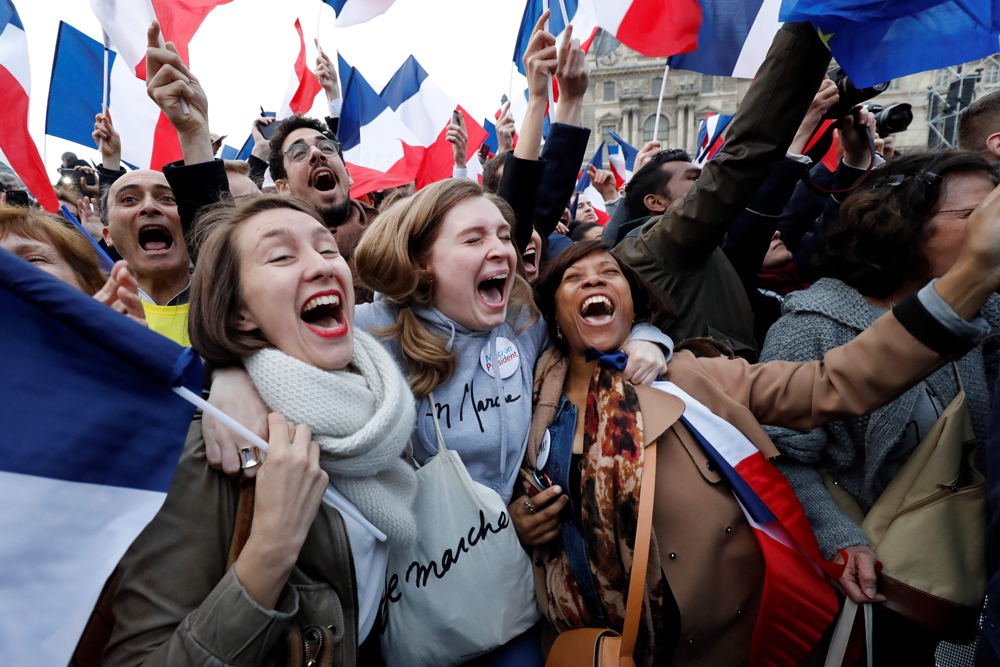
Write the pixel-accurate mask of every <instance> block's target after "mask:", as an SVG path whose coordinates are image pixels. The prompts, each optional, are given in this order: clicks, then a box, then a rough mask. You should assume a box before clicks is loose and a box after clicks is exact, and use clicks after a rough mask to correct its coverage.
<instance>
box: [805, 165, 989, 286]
mask: <svg viewBox="0 0 1000 667" xmlns="http://www.w3.org/2000/svg"><path fill="white" fill-rule="evenodd" d="M970 173H972V174H976V173H981V174H982V175H983V176H985V177H987V178H989V179H990V180H991V181H993V183H994V184H996V183H997V182H998V179H997V173H996V171H995V170H994V169H993V167H992V166H991V165H990V163H989V162H987V161H986V160H985V159H984V158H983V157H981V156H980V155H978V154H976V153H971V152H969V151H956V150H948V151H934V152H924V153H910V154H908V155H904V156H903V157H900V158H899V159H897V160H893V161H892V162H890V163H888V164H887V165H885V166H884V167H881V168H880V169H878V170H877V171H874V172H872V176H875V177H876V178H875V180H874V182H873V183H872V184H871V185H870V186H869V187H865V186H862V188H859V189H858V190H856V191H855V192H854V193H853V194H851V195H850V196H849V197H848V198H847V199H846V200H845V201H844V204H843V205H842V206H841V207H840V211H839V212H838V214H837V218H836V220H834V221H833V222H832V223H830V226H829V227H828V228H827V230H826V232H825V233H824V234H823V237H822V239H821V240H820V242H819V250H818V251H817V253H816V257H815V258H814V259H813V265H814V267H815V268H816V271H817V273H818V274H819V275H821V276H824V277H828V278H836V279H837V280H841V281H843V282H845V283H847V284H848V285H849V286H851V287H853V288H854V289H856V290H857V291H858V292H860V293H861V294H862V295H864V296H868V297H873V298H876V299H884V298H887V297H889V296H891V295H892V294H894V293H895V292H896V290H898V289H899V288H900V287H901V286H902V285H903V284H904V283H906V282H908V281H910V280H913V279H921V280H923V279H924V278H926V277H927V274H928V272H929V271H930V262H929V261H928V258H927V254H926V251H925V248H924V246H925V245H926V243H927V240H928V239H929V238H930V236H931V235H932V234H933V233H934V224H933V222H932V220H933V218H934V216H935V215H937V212H938V209H939V208H940V204H941V199H942V197H943V196H944V192H945V184H944V178H947V177H948V176H952V175H955V174H970ZM941 177H943V178H941Z"/></svg>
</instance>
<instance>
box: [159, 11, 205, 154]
mask: <svg viewBox="0 0 1000 667" xmlns="http://www.w3.org/2000/svg"><path fill="white" fill-rule="evenodd" d="M146 39H147V42H146V43H147V49H146V94H147V95H149V96H150V98H152V100H153V101H154V102H156V104H157V106H159V107H160V109H161V110H162V111H163V113H164V114H165V115H166V116H167V118H168V119H169V120H170V123H171V124H172V125H173V126H174V129H175V130H177V137H178V139H180V144H181V151H182V152H183V153H184V162H185V164H196V163H199V162H211V161H212V160H213V159H214V157H215V156H214V154H213V153H212V140H211V138H210V133H209V130H208V96H207V95H206V94H205V89H204V88H202V87H201V82H199V81H198V77H196V76H195V75H194V74H193V73H192V72H191V70H189V69H188V67H187V65H185V64H184V61H182V60H181V57H180V55H178V53H177V47H175V46H174V44H173V42H167V44H166V46H165V47H164V48H160V25H159V24H158V23H157V22H156V21H153V23H152V24H151V25H150V26H149V31H148V32H147V33H146ZM182 102H184V103H186V104H187V113H185V112H184V106H183V105H182V104H181V103H182Z"/></svg>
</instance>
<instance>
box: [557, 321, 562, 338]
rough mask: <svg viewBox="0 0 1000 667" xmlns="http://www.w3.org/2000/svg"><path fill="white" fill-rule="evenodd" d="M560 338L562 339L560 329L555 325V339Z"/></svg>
mask: <svg viewBox="0 0 1000 667" xmlns="http://www.w3.org/2000/svg"><path fill="white" fill-rule="evenodd" d="M562 337H563V335H562V329H560V328H559V325H558V324H557V325H556V338H558V339H559V340H562Z"/></svg>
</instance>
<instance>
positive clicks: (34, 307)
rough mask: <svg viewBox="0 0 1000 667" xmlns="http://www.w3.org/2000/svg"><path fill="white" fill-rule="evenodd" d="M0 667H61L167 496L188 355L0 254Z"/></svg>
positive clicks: (193, 379)
mask: <svg viewBox="0 0 1000 667" xmlns="http://www.w3.org/2000/svg"><path fill="white" fill-rule="evenodd" d="M0 312H3V317H0V340H3V345H0V367H2V368H3V369H4V378H3V387H4V391H3V400H2V401H0V424H3V430H4V433H3V437H2V438H0V535H2V536H3V537H2V539H0V563H3V567H2V568H0V618H2V619H3V622H0V664H2V665H18V666H19V667H51V665H66V664H68V663H69V659H70V656H71V655H72V653H73V650H74V648H75V647H76V644H77V641H78V640H79V638H80V634H81V632H82V631H83V628H84V626H85V624H86V622H87V619H88V618H89V616H90V613H91V610H92V609H93V607H94V603H95V602H96V601H97V598H98V595H99V594H100V592H101V589H102V587H103V586H104V582H105V580H106V579H107V577H108V575H109V574H111V572H112V571H113V570H114V568H115V565H116V564H117V563H118V561H119V560H120V559H121V557H122V555H123V554H124V553H125V550H126V549H127V548H128V546H129V545H130V544H131V543H132V540H134V539H135V537H136V536H137V535H138V534H139V532H141V531H142V529H143V528H144V527H145V526H146V524H147V523H149V521H150V520H151V519H152V518H153V516H154V515H155V514H156V512H157V511H158V510H159V508H160V506H161V505H162V503H163V499H164V498H165V497H166V492H167V489H168V488H169V486H170V482H171V480H172V479H173V475H174V470H175V469H176V467H177V461H178V458H179V456H180V453H181V449H182V448H183V446H184V440H185V437H186V434H187V431H188V427H189V425H190V423H191V418H192V416H193V414H194V408H193V406H191V405H190V404H188V403H187V402H186V401H184V400H183V399H181V398H180V397H179V396H177V395H176V394H175V393H173V391H172V389H171V388H172V387H184V388H186V389H187V390H189V391H193V392H195V393H200V391H201V386H202V383H203V372H202V367H201V361H200V360H199V358H198V355H197V354H196V353H195V352H194V351H193V350H191V349H190V348H183V347H181V346H180V345H177V344H176V343H174V342H172V341H170V340H169V339H167V338H164V337H163V336H160V335H159V334H157V333H155V332H153V331H151V330H149V329H147V328H146V327H143V326H141V325H138V324H136V323H135V322H132V321H131V320H129V319H128V318H126V317H125V316H123V315H121V314H119V313H117V312H115V311H113V310H111V309H110V308H108V307H107V306H104V305H103V304H101V303H98V302H97V301H96V300H94V299H93V298H91V297H89V296H87V295H85V294H84V293H83V292H81V291H80V290H77V289H75V288H73V287H70V286H69V285H67V284H66V283H64V282H62V281H60V280H59V279H57V278H54V277H53V276H50V275H49V274H47V273H45V272H43V271H41V270H40V269H38V268H36V267H35V266H33V265H31V264H29V263H28V262H25V261H23V260H22V259H20V258H18V257H16V256H14V255H12V254H10V253H8V252H6V251H4V250H0Z"/></svg>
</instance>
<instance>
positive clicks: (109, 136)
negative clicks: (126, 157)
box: [91, 104, 122, 171]
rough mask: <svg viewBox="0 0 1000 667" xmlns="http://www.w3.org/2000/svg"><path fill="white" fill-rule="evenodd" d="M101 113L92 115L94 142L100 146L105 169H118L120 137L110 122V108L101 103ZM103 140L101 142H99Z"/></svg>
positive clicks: (120, 148)
mask: <svg viewBox="0 0 1000 667" xmlns="http://www.w3.org/2000/svg"><path fill="white" fill-rule="evenodd" d="M101 107H102V108H103V109H104V111H102V112H101V113H99V114H97V115H96V116H94V132H93V134H91V136H92V137H94V143H95V144H97V145H98V146H100V147H101V158H102V162H101V164H102V165H103V166H104V168H105V169H109V170H111V171H118V170H119V169H120V168H121V159H122V138H121V137H120V136H119V135H118V132H117V131H116V130H115V126H114V124H113V123H112V122H111V110H110V109H108V108H107V107H105V106H104V105H103V104H102V105H101ZM102 141H103V143H101V142H102Z"/></svg>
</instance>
